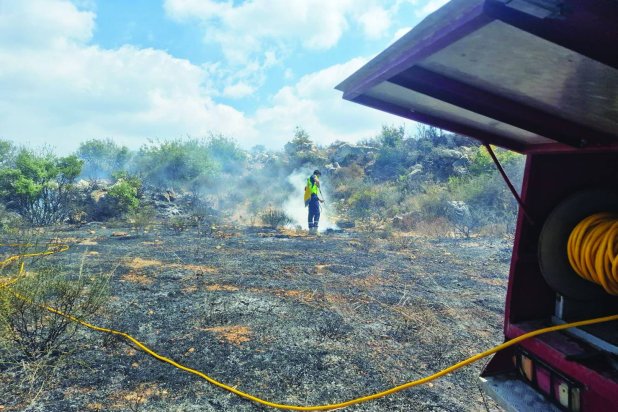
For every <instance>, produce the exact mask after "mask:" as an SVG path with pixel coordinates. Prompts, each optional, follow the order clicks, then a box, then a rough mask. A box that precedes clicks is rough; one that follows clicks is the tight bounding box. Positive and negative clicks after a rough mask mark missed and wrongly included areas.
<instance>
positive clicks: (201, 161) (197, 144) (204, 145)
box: [135, 139, 217, 189]
mask: <svg viewBox="0 0 618 412" xmlns="http://www.w3.org/2000/svg"><path fill="white" fill-rule="evenodd" d="M135 171H136V172H137V173H138V174H140V175H142V176H143V179H144V181H145V182H147V183H149V184H152V185H155V186H163V187H171V188H174V189H187V188H189V187H191V185H192V183H194V182H195V181H197V180H200V181H201V185H202V186H203V185H204V184H206V183H207V182H208V180H209V179H210V178H212V177H214V176H215V175H216V172H217V165H216V164H215V163H214V162H213V161H212V159H211V156H210V154H209V146H208V142H206V141H203V140H196V139H191V140H184V141H183V140H172V141H161V142H157V143H151V144H150V145H144V146H143V147H142V148H141V149H140V151H139V154H138V156H137V160H136V170H135Z"/></svg>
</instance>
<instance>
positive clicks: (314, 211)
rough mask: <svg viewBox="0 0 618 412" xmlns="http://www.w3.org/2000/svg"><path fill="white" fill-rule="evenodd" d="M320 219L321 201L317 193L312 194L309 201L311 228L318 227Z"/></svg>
mask: <svg viewBox="0 0 618 412" xmlns="http://www.w3.org/2000/svg"><path fill="white" fill-rule="evenodd" d="M319 221H320V201H319V200H318V197H317V196H316V195H312V196H311V200H310V201H309V229H312V228H316V229H317V228H318V222H319Z"/></svg>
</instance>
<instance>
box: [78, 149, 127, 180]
mask: <svg viewBox="0 0 618 412" xmlns="http://www.w3.org/2000/svg"><path fill="white" fill-rule="evenodd" d="M77 156H78V157H79V158H80V159H82V160H83V161H84V170H83V175H84V176H86V177H90V178H95V179H97V178H107V177H109V176H111V175H112V174H113V173H114V172H116V171H118V170H124V169H125V168H126V167H127V164H128V162H129V159H130V158H131V153H130V152H129V149H128V148H127V147H125V146H119V145H117V144H116V143H114V141H113V140H111V139H106V140H101V139H91V140H87V141H85V142H82V143H81V144H80V145H79V148H78V149H77Z"/></svg>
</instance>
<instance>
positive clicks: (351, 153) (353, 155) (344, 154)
mask: <svg viewBox="0 0 618 412" xmlns="http://www.w3.org/2000/svg"><path fill="white" fill-rule="evenodd" d="M374 152H375V149H374V148H373V147H371V146H361V145H352V144H349V143H342V144H341V145H339V146H338V147H337V148H336V149H335V152H334V153H333V154H332V157H331V159H332V161H333V162H336V163H340V164H345V163H346V162H348V161H351V160H359V159H365V158H368V156H369V154H370V153H371V154H373V153H374Z"/></svg>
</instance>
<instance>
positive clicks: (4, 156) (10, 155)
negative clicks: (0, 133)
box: [0, 140, 16, 169]
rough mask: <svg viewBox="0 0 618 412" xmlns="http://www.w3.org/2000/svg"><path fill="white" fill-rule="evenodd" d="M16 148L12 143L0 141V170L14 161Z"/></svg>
mask: <svg viewBox="0 0 618 412" xmlns="http://www.w3.org/2000/svg"><path fill="white" fill-rule="evenodd" d="M15 152H16V148H15V146H14V145H13V143H11V142H9V141H6V140H0V169H3V168H5V167H8V166H9V165H11V164H12V163H13V162H14V161H15Z"/></svg>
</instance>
